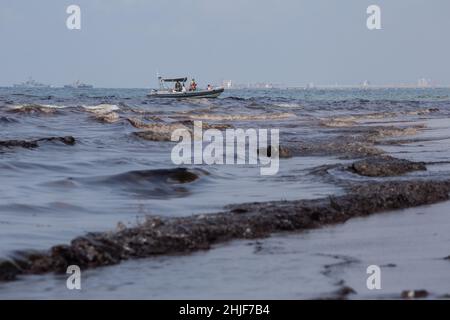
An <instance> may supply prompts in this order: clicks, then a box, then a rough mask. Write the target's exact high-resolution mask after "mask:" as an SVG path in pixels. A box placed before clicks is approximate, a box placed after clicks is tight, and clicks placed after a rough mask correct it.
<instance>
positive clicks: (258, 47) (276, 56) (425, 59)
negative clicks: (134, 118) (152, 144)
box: [0, 0, 450, 88]
mask: <svg viewBox="0 0 450 320" xmlns="http://www.w3.org/2000/svg"><path fill="white" fill-rule="evenodd" d="M72 4H76V5H78V6H80V8H81V30H69V29H68V28H67V27H66V19H67V18H68V17H69V15H68V14H67V13H66V8H67V7H68V6H69V5H72ZM372 4H376V5H378V6H380V8H381V25H382V29H381V30H368V28H367V26H366V20H367V18H368V14H367V13H366V9H367V7H368V6H369V5H372ZM449 33H450V1H448V0H395V1H392V0H370V1H369V0H272V1H268V0H227V1H225V0H151V1H149V0H70V1H66V0H40V1H29V0H0V86H7V85H12V84H13V83H19V82H22V81H24V80H26V79H27V78H28V77H29V76H32V77H33V78H34V79H36V80H38V81H41V82H44V83H49V84H53V85H63V84H67V83H72V82H73V81H75V80H77V79H80V80H82V81H84V82H87V83H91V84H94V85H95V86H98V87H120V88H146V87H155V86H156V73H157V72H159V73H160V74H162V75H164V76H167V77H171V76H184V75H187V76H193V77H195V78H196V79H197V80H199V81H200V82H204V83H206V82H208V83H209V82H210V83H216V84H217V83H220V82H221V80H222V79H231V80H233V81H234V82H236V83H244V84H245V83H254V82H272V83H280V84H285V85H292V86H295V85H305V84H307V83H310V82H313V83H315V84H334V83H339V84H358V83H361V82H362V81H364V80H368V81H370V82H371V83H373V84H392V83H416V82H417V79H419V78H427V79H432V80H433V81H435V82H436V83H437V84H442V85H448V84H450V63H449V62H450V41H449Z"/></svg>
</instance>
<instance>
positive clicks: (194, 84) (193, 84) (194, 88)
mask: <svg viewBox="0 0 450 320" xmlns="http://www.w3.org/2000/svg"><path fill="white" fill-rule="evenodd" d="M195 90H197V83H195V79H192V81H191V85H190V86H189V91H195Z"/></svg>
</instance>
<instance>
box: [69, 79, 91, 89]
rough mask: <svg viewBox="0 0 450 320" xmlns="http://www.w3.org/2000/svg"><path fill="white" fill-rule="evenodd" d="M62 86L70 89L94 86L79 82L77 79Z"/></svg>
mask: <svg viewBox="0 0 450 320" xmlns="http://www.w3.org/2000/svg"><path fill="white" fill-rule="evenodd" d="M64 88H71V89H92V88H94V86H93V85H91V84H86V83H83V82H81V81H80V80H77V81H75V82H74V83H72V84H66V85H65V86H64Z"/></svg>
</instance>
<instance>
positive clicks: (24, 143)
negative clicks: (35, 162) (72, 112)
mask: <svg viewBox="0 0 450 320" xmlns="http://www.w3.org/2000/svg"><path fill="white" fill-rule="evenodd" d="M39 142H62V143H64V144H66V145H70V146H72V145H74V144H75V138H74V137H72V136H65V137H49V138H41V139H36V140H3V141H2V140H0V147H5V148H15V147H16V148H17V147H21V148H26V149H33V148H37V147H39Z"/></svg>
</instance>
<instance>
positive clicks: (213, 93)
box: [148, 88, 224, 99]
mask: <svg viewBox="0 0 450 320" xmlns="http://www.w3.org/2000/svg"><path fill="white" fill-rule="evenodd" d="M223 91H224V88H217V89H213V90H202V91H187V92H167V91H164V92H158V91H155V92H152V93H150V94H148V97H152V98H171V99H188V98H189V99H195V98H217V97H218V96H220V95H221V94H222V93H223Z"/></svg>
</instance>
